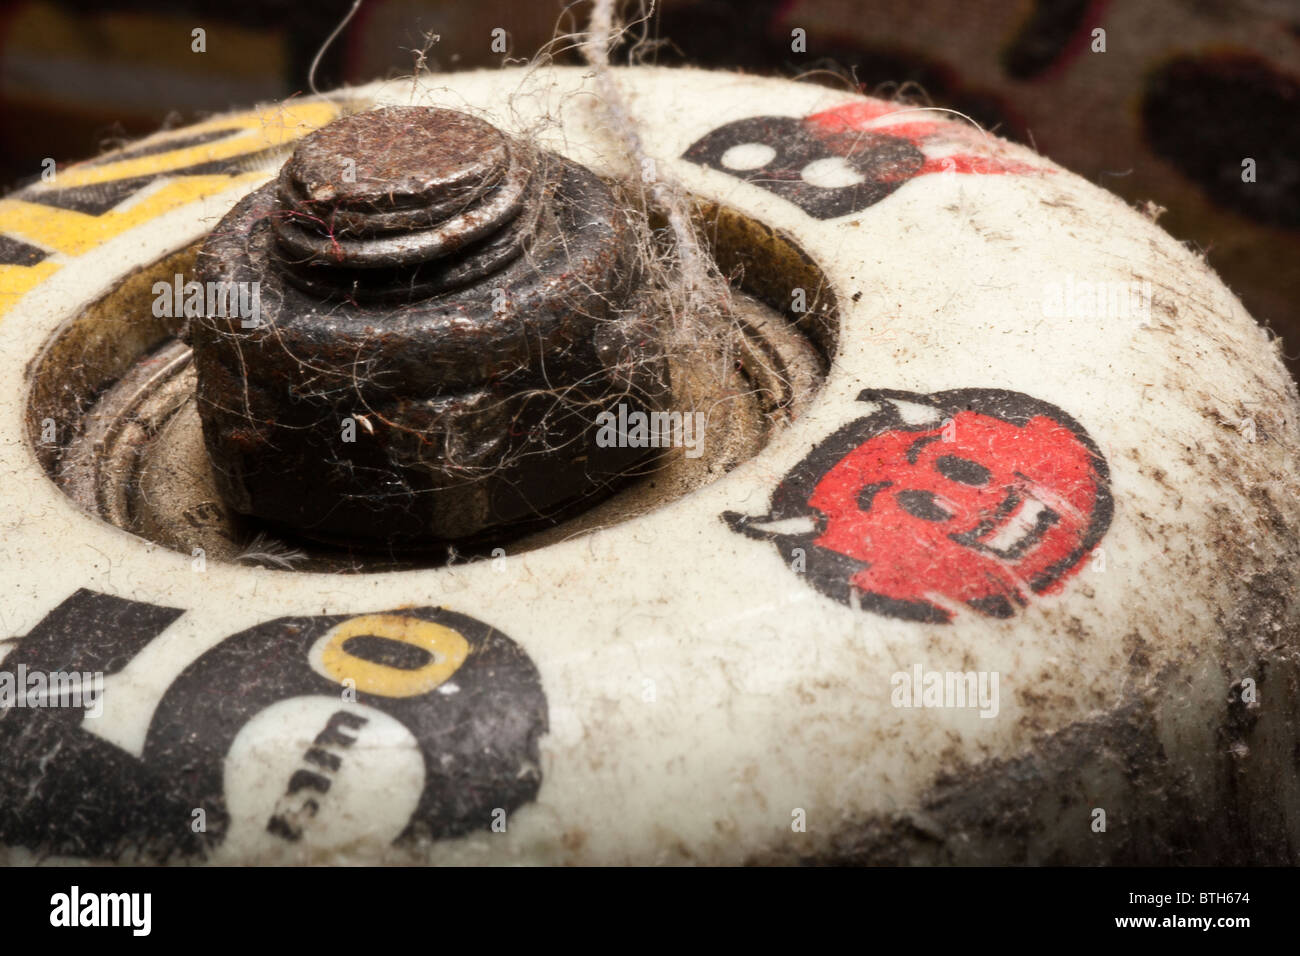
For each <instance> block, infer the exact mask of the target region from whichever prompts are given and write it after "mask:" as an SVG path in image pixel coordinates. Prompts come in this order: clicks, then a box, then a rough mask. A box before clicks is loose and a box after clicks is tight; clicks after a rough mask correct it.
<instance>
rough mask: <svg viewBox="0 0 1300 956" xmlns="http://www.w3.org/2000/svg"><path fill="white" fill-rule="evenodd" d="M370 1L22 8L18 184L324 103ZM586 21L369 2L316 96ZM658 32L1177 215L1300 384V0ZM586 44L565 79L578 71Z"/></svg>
mask: <svg viewBox="0 0 1300 956" xmlns="http://www.w3.org/2000/svg"><path fill="white" fill-rule="evenodd" d="M350 6H351V0H301V2H292V0H8V2H6V3H4V4H3V6H0V143H2V144H3V149H0V191H8V190H10V189H12V188H14V187H15V186H17V185H19V184H21V183H23V182H25V181H29V180H31V179H33V178H34V177H36V176H37V175H39V173H40V171H41V162H42V160H43V159H45V158H46V157H52V158H54V159H55V160H57V161H58V162H59V163H60V164H62V163H63V162H66V161H72V160H77V159H82V158H86V157H89V156H92V155H94V154H96V153H98V152H99V151H101V149H103V148H105V146H109V145H116V144H118V143H120V142H121V141H122V140H123V139H127V138H132V137H136V136H140V135H143V134H145V133H150V132H153V131H155V130H157V129H159V128H162V127H164V126H176V125H183V124H185V123H189V122H193V121H194V120H196V119H201V118H203V117H205V116H207V115H209V114H211V113H213V112H219V111H223V110H226V109H229V108H232V107H243V106H249V105H252V104H254V103H256V102H259V101H264V100H270V99H280V98H283V97H285V96H290V95H292V94H294V93H299V92H304V91H306V89H307V75H308V69H309V66H310V64H311V61H312V59H313V57H314V56H315V55H316V52H317V50H318V49H319V48H320V46H321V44H322V43H323V42H324V40H325V38H326V37H327V36H328V35H329V34H330V33H331V31H332V30H333V29H334V27H335V26H336V24H337V23H338V22H339V20H340V19H341V18H342V17H343V15H344V14H345V13H346V12H347V10H348V8H349V7H350ZM585 21H586V4H585V3H577V4H566V3H564V2H562V0H364V2H363V3H362V5H361V8H360V10H359V11H358V13H357V15H356V16H355V17H354V18H353V20H352V22H351V23H350V24H349V26H348V28H347V29H346V30H345V31H344V33H343V34H342V35H341V36H340V38H339V39H338V40H337V41H336V42H335V43H334V44H333V45H332V47H331V48H330V49H329V50H328V51H327V52H326V54H325V56H324V57H323V59H322V61H321V64H320V67H319V69H318V71H317V77H316V82H317V85H318V86H319V87H320V88H321V89H329V88H331V87H334V86H338V85H341V84H345V83H346V84H354V83H364V82H367V81H369V80H373V79H380V78H384V77H389V76H395V75H400V74H403V73H407V74H409V73H410V72H411V71H412V69H413V68H414V67H415V65H416V63H417V62H421V63H422V64H423V68H425V69H428V70H431V71H434V72H439V71H451V70H462V69H472V68H492V67H498V66H500V65H502V64H506V63H511V62H519V61H521V60H525V59H527V58H529V57H531V56H532V55H533V54H534V53H536V52H537V51H538V50H539V49H540V48H542V47H543V46H544V45H545V44H546V43H547V41H548V40H549V39H550V38H551V37H552V36H553V35H554V32H555V31H556V30H559V31H562V32H569V31H575V30H579V29H581V28H582V24H584V23H585ZM196 29H201V30H202V31H203V32H202V44H201V45H202V47H203V49H202V51H199V50H198V49H196V46H198V45H199V44H198V43H197V41H196V38H195V33H194V31H195V30H196ZM796 29H801V30H803V31H804V34H805V44H806V47H805V49H803V50H798V49H796V48H795V47H796V46H797V44H796V43H794V42H793V40H792V32H793V31H794V30H796ZM1098 30H1101V31H1104V33H1102V34H1098V33H1097V31H1098ZM494 31H504V32H503V33H502V32H496V33H494ZM641 32H642V33H643V35H644V37H645V38H646V39H648V40H650V41H658V42H657V44H655V45H653V48H652V49H647V48H645V47H643V48H642V49H641V50H640V55H641V56H642V57H643V58H644V59H648V60H649V61H650V62H657V63H659V64H662V65H678V64H694V65H698V66H705V67H726V68H733V69H742V70H746V71H749V72H754V73H761V74H768V75H781V76H788V77H795V76H802V77H806V78H807V79H808V80H810V81H813V82H821V83H826V84H829V85H833V86H836V87H839V88H848V89H858V90H861V91H862V92H864V93H873V94H876V95H881V96H886V97H893V96H896V95H899V94H902V95H905V96H907V97H908V98H910V99H913V100H916V101H920V102H928V103H930V104H932V105H935V106H945V107H950V108H953V109H958V110H961V111H962V112H964V113H967V114H969V115H970V116H972V117H974V118H975V119H977V120H978V121H979V122H980V123H981V124H983V125H984V126H986V127H988V128H991V129H994V130H995V131H996V132H997V133H998V134H1000V135H1002V136H1005V137H1008V138H1010V139H1013V140H1017V141H1019V142H1022V143H1025V144H1026V145H1030V146H1033V147H1034V148H1036V149H1037V150H1038V151H1039V152H1041V153H1043V154H1044V155H1046V156H1049V157H1051V158H1052V159H1054V160H1056V161H1057V162H1058V163H1060V164H1061V165H1063V166H1066V167H1068V168H1069V169H1072V170H1074V171H1075V172H1077V173H1079V174H1081V175H1083V176H1085V177H1087V178H1088V179H1090V180H1092V181H1093V182H1095V183H1097V184H1099V185H1101V186H1104V187H1105V188H1107V189H1109V190H1111V191H1113V192H1115V193H1117V194H1119V195H1120V196H1122V197H1123V198H1124V199H1126V200H1128V201H1129V202H1131V203H1138V202H1142V201H1147V200H1149V201H1151V202H1154V203H1156V204H1158V205H1159V206H1161V207H1164V208H1165V210H1166V212H1165V213H1164V214H1163V215H1162V217H1161V219H1160V223H1161V225H1163V226H1164V227H1165V228H1166V229H1168V230H1169V231H1170V232H1171V233H1173V235H1175V236H1176V237H1178V238H1179V239H1181V240H1184V241H1185V242H1187V243H1189V244H1190V245H1192V247H1193V248H1195V249H1197V250H1199V251H1202V252H1204V253H1205V254H1206V256H1207V257H1208V259H1209V261H1210V263H1211V265H1213V266H1214V267H1215V268H1216V269H1217V270H1218V271H1219V273H1220V274H1221V275H1222V276H1223V277H1224V279H1225V281H1226V282H1227V283H1228V285H1229V286H1230V287H1231V288H1232V289H1233V291H1234V292H1236V293H1237V294H1238V295H1239V296H1240V297H1241V299H1242V300H1243V302H1244V303H1245V304H1246V307H1247V308H1248V309H1249V310H1250V311H1251V312H1252V314H1254V315H1255V317H1256V318H1258V319H1259V320H1260V321H1262V322H1264V323H1265V324H1266V325H1268V326H1269V327H1270V328H1272V329H1273V330H1274V331H1276V332H1277V333H1278V334H1279V335H1281V336H1282V337H1283V339H1284V347H1285V352H1286V355H1287V358H1288V363H1289V365H1290V367H1291V369H1292V372H1293V374H1295V373H1300V0H1142V2H1137V0H662V2H660V3H659V4H658V5H657V8H656V10H655V12H654V15H653V16H652V17H651V19H650V20H649V21H648V22H647V23H646V24H645V25H644V27H643V28H641ZM494 41H496V42H494ZM1099 41H1100V42H1099ZM1099 45H1102V46H1104V49H1098V47H1099ZM502 46H504V47H505V49H504V51H503V50H502V49H501V48H502ZM569 46H570V45H565V46H564V48H563V49H562V50H560V51H557V54H556V59H557V60H558V61H559V62H563V63H576V62H578V58H577V55H576V53H575V52H573V51H572V50H571V49H569ZM1247 161H1252V162H1249V163H1248V162H1247ZM1251 172H1253V175H1250V174H1249V173H1251ZM1251 180H1253V181H1251Z"/></svg>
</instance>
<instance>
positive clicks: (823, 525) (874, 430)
mask: <svg viewBox="0 0 1300 956" xmlns="http://www.w3.org/2000/svg"><path fill="white" fill-rule="evenodd" d="M859 398H860V400H863V401H872V402H878V403H880V406H881V407H880V410H879V411H877V412H876V413H875V414H872V415H870V416H868V417H866V418H862V419H858V420H857V421H855V422H852V423H850V424H849V425H847V426H845V427H844V428H842V429H840V430H839V431H838V432H836V433H835V434H834V435H832V436H831V437H830V438H828V439H827V440H826V441H824V442H823V443H822V444H821V445H819V446H818V447H817V448H816V449H814V451H813V452H812V453H811V454H810V455H809V456H808V457H807V458H805V459H804V460H803V461H802V462H800V463H799V465H797V466H796V467H795V468H794V469H793V470H792V471H791V473H790V474H789V475H787V476H786V478H785V479H784V480H783V481H782V482H781V484H780V485H779V486H778V488H777V491H776V493H775V494H774V495H773V501H772V512H771V513H770V514H768V515H766V516H764V517H761V518H751V517H746V516H741V515H737V514H735V513H728V514H727V515H724V517H725V518H726V520H727V521H728V522H730V523H731V525H732V527H733V528H735V529H736V530H738V531H741V532H743V533H745V534H748V535H750V536H751V537H759V538H765V539H769V540H773V541H776V542H777V544H778V546H779V547H780V548H781V550H782V552H783V553H786V554H787V555H789V556H790V558H791V560H792V562H795V563H796V564H797V558H798V557H799V555H798V554H797V553H796V551H795V549H797V548H798V549H802V553H803V556H804V558H805V561H806V565H807V567H806V573H807V575H808V577H809V579H810V581H811V582H812V583H813V584H814V585H815V586H816V587H817V588H818V589H819V590H821V591H823V592H824V593H827V594H829V595H830V596H832V597H835V598H836V599H838V600H841V601H844V602H845V603H847V604H850V605H853V604H858V605H860V606H861V607H863V608H866V609H868V610H873V611H878V612H880V613H885V614H890V615H893V616H897V617H903V618H907V619H911V620H924V621H934V622H946V621H949V620H951V619H952V608H953V607H954V606H959V605H960V604H965V605H967V606H969V607H971V608H973V609H975V610H977V611H979V612H981V613H984V614H987V615H991V616H994V617H1010V616H1011V615H1012V614H1014V613H1015V608H1016V606H1024V605H1025V604H1027V603H1028V596H1029V595H1030V594H1044V593H1048V592H1051V591H1053V590H1056V589H1057V588H1059V587H1060V586H1062V584H1063V582H1064V579H1065V577H1066V576H1067V575H1069V574H1070V573H1072V572H1073V571H1075V570H1076V569H1077V568H1078V567H1079V566H1080V564H1081V563H1082V561H1083V560H1084V558H1085V557H1086V556H1087V554H1088V553H1089V552H1090V551H1091V550H1092V548H1093V547H1095V545H1096V543H1097V541H1098V540H1100V538H1101V536H1102V535H1103V534H1104V533H1105V531H1106V528H1107V526H1108V525H1109V523H1110V516H1111V500H1110V494H1109V490H1108V487H1107V483H1108V471H1107V468H1106V464H1105V461H1104V460H1103V459H1102V456H1101V454H1100V453H1099V451H1098V450H1097V448H1096V446H1095V445H1094V444H1093V443H1092V441H1091V439H1090V438H1089V437H1088V436H1087V434H1086V433H1085V432H1084V431H1083V429H1082V428H1081V427H1080V426H1079V425H1078V424H1077V423H1076V422H1074V420H1073V419H1071V418H1070V417H1069V416H1068V415H1066V414H1065V413H1064V412H1062V411H1061V410H1060V409H1058V408H1056V407H1054V406H1052V405H1048V404H1047V403H1045V402H1040V401H1038V400H1036V399H1032V398H1030V397H1029V396H1026V395H1022V394H1020V393H1018V392H1006V391H997V390H976V389H962V390H956V391H951V392H941V393H937V394H934V395H917V394H913V393H909V392H885V391H867V392H864V393H863V394H862V395H861V396H859ZM900 401H903V402H908V403H911V404H912V405H913V406H917V405H920V406H925V407H928V409H930V410H932V413H931V414H932V417H933V419H934V420H933V421H929V422H926V423H924V424H919V425H918V424H907V423H906V422H904V420H903V418H902V415H901V413H900V411H899V407H898V405H897V403H898V402H900ZM796 518H805V519H809V523H810V524H811V527H810V528H808V529H806V530H801V531H799V532H794V533H790V532H788V531H777V530H775V528H773V527H772V526H773V525H776V524H778V523H780V524H784V525H787V526H788V525H789V524H790V523H791V519H796Z"/></svg>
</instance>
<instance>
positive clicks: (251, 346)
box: [187, 107, 668, 547]
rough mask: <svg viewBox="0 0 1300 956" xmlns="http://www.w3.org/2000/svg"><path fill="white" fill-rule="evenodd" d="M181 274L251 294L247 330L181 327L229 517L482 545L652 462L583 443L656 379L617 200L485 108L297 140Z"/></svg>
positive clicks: (391, 111)
mask: <svg viewBox="0 0 1300 956" xmlns="http://www.w3.org/2000/svg"><path fill="white" fill-rule="evenodd" d="M198 271H199V278H200V279H201V280H202V281H205V282H217V283H224V282H231V283H250V282H257V283H259V284H260V302H261V315H260V321H259V322H258V323H257V324H256V325H255V326H254V327H253V328H245V327H244V326H245V325H247V324H249V323H247V322H244V321H241V318H240V317H238V316H222V315H207V316H205V317H203V318H201V319H197V320H194V321H193V322H192V323H191V326H190V328H189V330H188V333H187V337H188V341H189V342H190V344H191V345H192V347H193V349H194V356H195V363H196V369H197V374H198V409H199V414H200V417H201V419H202V423H203V431H204V440H205V444H206V447H207V451H208V456H209V458H210V460H211V462H212V464H213V466H214V470H215V472H216V480H217V485H218V488H219V489H220V491H221V494H222V496H223V498H224V499H225V500H226V502H227V503H228V504H229V505H230V506H231V507H232V508H234V509H235V510H236V511H238V512H240V513H242V514H246V515H250V516H253V517H255V518H258V519H261V520H264V521H267V522H271V523H273V524H278V525H281V526H287V527H288V528H291V529H293V530H295V531H298V532H301V533H304V534H306V535H308V536H310V537H314V538H317V539H323V540H327V541H339V542H347V543H362V544H365V543H369V544H371V545H377V544H379V543H386V544H390V545H394V546H398V547H419V546H426V545H430V544H436V543H438V542H444V541H463V540H465V539H476V538H483V539H487V538H497V537H501V536H504V535H505V534H508V533H513V532H517V531H518V530H520V529H522V528H526V527H529V526H531V525H534V524H537V523H544V522H546V521H548V520H555V519H556V518H558V517H560V516H562V515H564V514H566V513H567V512H569V511H571V510H573V509H575V508H578V507H581V506H582V505H583V504H584V503H587V502H590V501H592V500H594V499H596V498H599V497H602V496H603V495H604V494H605V493H607V492H608V491H610V490H611V489H612V488H613V487H614V486H615V485H616V484H617V483H618V482H619V480H620V479H621V478H622V477H623V476H624V475H626V474H627V472H628V471H629V470H630V469H633V468H634V467H635V466H636V465H637V464H638V463H639V462H640V461H642V460H643V459H644V458H645V457H646V454H647V452H646V451H645V450H643V449H638V448H619V447H611V448H606V447H599V446H598V445H597V442H596V440H595V437H596V434H597V431H598V428H597V425H596V419H597V416H598V414H599V413H600V412H601V411H603V410H608V409H610V408H612V407H613V406H614V405H616V404H619V403H623V404H625V405H627V406H628V408H629V409H636V410H651V409H654V408H657V407H659V405H660V404H661V402H662V400H663V398H664V396H666V394H667V389H668V381H667V371H666V364H665V362H664V361H663V358H662V356H661V355H660V354H659V352H658V348H657V337H656V334H655V326H654V322H653V320H652V317H651V316H650V314H649V313H650V310H649V309H648V308H647V307H646V306H645V304H644V303H645V300H644V298H643V297H642V295H641V293H640V291H639V289H638V279H637V275H636V256H635V250H634V248H633V246H632V239H631V233H630V231H629V229H628V227H627V226H626V224H625V222H624V220H623V217H622V215H621V212H620V209H619V207H618V205H617V203H616V202H615V199H614V196H613V194H612V193H611V191H610V189H609V188H608V187H607V186H606V185H605V184H604V183H603V182H602V181H601V180H600V179H598V178H597V177H596V176H595V175H593V174H592V173H591V172H590V171H588V170H587V169H585V168H584V167H582V166H580V165H578V164H576V163H573V162H571V161H569V160H566V159H563V158H562V157H560V156H557V155H555V154H553V153H550V152H547V151H544V150H539V149H532V148H529V147H528V146H527V145H525V144H524V143H522V142H520V141H518V140H515V139H513V138H510V137H507V136H506V135H505V134H503V133H501V132H500V131H499V130H497V129H496V128H495V127H493V126H492V125H490V124H488V123H486V122H484V121H482V120H480V119H477V118H475V117H472V116H469V115H467V114H464V113H459V112H455V111H452V110H443V109H430V108H422V107H393V108H387V109H380V110H374V111H371V112H367V113H360V114H356V115H353V116H349V117H346V118H344V119H341V120H338V121H337V122H335V123H333V124H331V125H330V126H327V127H325V128H323V129H321V130H319V131H317V132H315V133H313V134H311V135H309V136H307V137H305V138H304V139H303V140H302V141H301V142H300V143H299V145H298V147H297V149H296V150H295V152H294V154H293V157H292V158H291V159H290V160H289V161H288V162H287V163H286V164H285V166H284V167H283V169H282V170H281V173H280V175H279V177H278V179H277V180H276V181H275V182H273V183H270V184H268V185H267V186H265V187H263V188H261V189H259V190H257V191H256V192H254V193H252V194H251V195H249V196H248V197H246V198H245V199H244V200H243V201H241V202H240V203H239V204H238V205H237V206H236V207H235V208H234V209H233V210H231V212H230V213H229V214H228V215H227V216H226V217H225V218H224V219H222V221H221V223H220V224H219V225H218V226H217V228H216V229H215V230H214V231H213V232H212V234H211V236H210V237H209V238H208V240H207V241H206V243H205V245H204V247H203V249H202V251H201V252H200V255H199V262H198Z"/></svg>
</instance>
